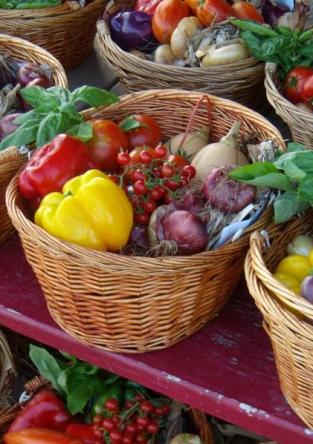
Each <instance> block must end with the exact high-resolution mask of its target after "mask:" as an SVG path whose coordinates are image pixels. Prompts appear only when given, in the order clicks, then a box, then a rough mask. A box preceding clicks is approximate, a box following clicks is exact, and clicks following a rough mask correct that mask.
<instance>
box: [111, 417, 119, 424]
mask: <svg viewBox="0 0 313 444" xmlns="http://www.w3.org/2000/svg"><path fill="white" fill-rule="evenodd" d="M112 421H113V422H114V424H115V425H116V426H119V425H120V422H121V418H120V417H119V416H112Z"/></svg>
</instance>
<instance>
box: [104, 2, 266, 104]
mask: <svg viewBox="0 0 313 444" xmlns="http://www.w3.org/2000/svg"><path fill="white" fill-rule="evenodd" d="M134 3H135V1H134V0H131V1H129V0H117V1H114V2H110V3H109V4H108V6H107V8H106V15H111V14H114V13H116V12H118V11H120V10H124V9H129V8H130V7H131V6H133V5H134ZM97 28H98V32H97V36H96V40H97V44H98V47H99V52H100V54H102V55H103V57H104V59H105V60H106V61H107V62H108V63H109V64H110V66H111V68H112V69H113V71H114V72H115V73H116V75H117V77H119V79H120V81H121V83H122V85H123V87H124V88H125V91H126V92H136V91H142V90H146V89H152V88H181V89H184V90H191V91H201V92H206V93H209V94H215V95H217V96H220V97H225V98H227V99H232V100H235V101H236V102H239V103H243V104H245V105H248V106H250V107H252V108H258V107H260V105H261V104H263V102H264V101H265V93H264V86H263V82H264V64H263V63H262V62H260V61H258V60H256V59H254V58H253V57H249V58H247V59H245V60H241V61H239V62H236V63H232V64H229V65H223V66H212V67H210V69H208V70H204V69H202V68H185V67H178V66H172V65H162V64H159V63H154V62H151V61H147V60H142V59H140V58H139V57H136V56H134V55H133V54H130V53H129V52H127V51H123V50H122V49H121V48H120V47H119V46H118V45H117V44H116V43H115V42H114V41H113V40H112V38H111V36H110V31H109V28H108V25H107V24H106V22H105V21H104V20H102V21H100V22H98V24H97Z"/></svg>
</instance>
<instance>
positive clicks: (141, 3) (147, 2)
mask: <svg viewBox="0 0 313 444" xmlns="http://www.w3.org/2000/svg"><path fill="white" fill-rule="evenodd" d="M161 1H162V0H137V1H136V3H135V11H141V12H145V13H146V14H150V15H153V14H154V12H155V10H156V8H157V6H158V4H159V3H161Z"/></svg>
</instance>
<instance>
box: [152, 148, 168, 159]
mask: <svg viewBox="0 0 313 444" xmlns="http://www.w3.org/2000/svg"><path fill="white" fill-rule="evenodd" d="M154 151H155V154H156V155H157V157H158V158H160V159H163V158H164V157H166V155H167V149H166V147H165V146H164V145H158V146H156V147H155V148H154Z"/></svg>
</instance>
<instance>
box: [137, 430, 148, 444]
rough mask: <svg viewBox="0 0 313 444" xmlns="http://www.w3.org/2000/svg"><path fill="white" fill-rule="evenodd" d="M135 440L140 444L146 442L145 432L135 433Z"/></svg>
mask: <svg viewBox="0 0 313 444" xmlns="http://www.w3.org/2000/svg"><path fill="white" fill-rule="evenodd" d="M135 442H138V443H140V444H145V443H146V442H147V440H146V434H145V433H144V432H139V433H137V434H136V435H135Z"/></svg>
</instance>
